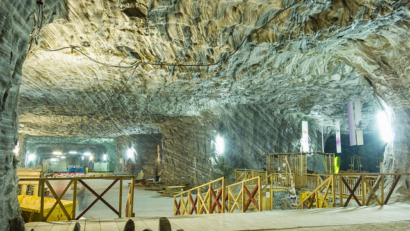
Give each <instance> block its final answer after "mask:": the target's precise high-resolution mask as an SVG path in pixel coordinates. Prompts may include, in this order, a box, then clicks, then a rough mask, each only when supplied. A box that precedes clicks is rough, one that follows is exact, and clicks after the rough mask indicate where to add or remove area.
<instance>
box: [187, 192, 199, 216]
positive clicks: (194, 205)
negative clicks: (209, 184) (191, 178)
mask: <svg viewBox="0 0 410 231" xmlns="http://www.w3.org/2000/svg"><path fill="white" fill-rule="evenodd" d="M188 200H189V201H191V206H192V208H191V211H190V212H189V214H193V213H194V212H195V214H198V210H197V208H196V204H197V202H198V197H195V200H194V199H192V194H189V196H188Z"/></svg>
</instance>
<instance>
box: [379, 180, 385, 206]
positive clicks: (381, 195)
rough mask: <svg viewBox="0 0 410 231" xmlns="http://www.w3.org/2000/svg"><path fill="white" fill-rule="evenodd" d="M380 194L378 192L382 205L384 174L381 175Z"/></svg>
mask: <svg viewBox="0 0 410 231" xmlns="http://www.w3.org/2000/svg"><path fill="white" fill-rule="evenodd" d="M381 178H382V179H381V181H382V182H381V186H380V187H381V194H380V197H381V203H382V205H384V175H381Z"/></svg>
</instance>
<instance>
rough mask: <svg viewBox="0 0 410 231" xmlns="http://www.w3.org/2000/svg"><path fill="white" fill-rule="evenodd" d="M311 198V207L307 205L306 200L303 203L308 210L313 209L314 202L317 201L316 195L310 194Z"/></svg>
mask: <svg viewBox="0 0 410 231" xmlns="http://www.w3.org/2000/svg"><path fill="white" fill-rule="evenodd" d="M309 197H310V205H308V204H306V201H307V200H304V201H303V204H304V205H305V206H306V207H307V208H308V209H311V208H312V206H313V201H314V199H315V197H316V193H312V194H310V195H309Z"/></svg>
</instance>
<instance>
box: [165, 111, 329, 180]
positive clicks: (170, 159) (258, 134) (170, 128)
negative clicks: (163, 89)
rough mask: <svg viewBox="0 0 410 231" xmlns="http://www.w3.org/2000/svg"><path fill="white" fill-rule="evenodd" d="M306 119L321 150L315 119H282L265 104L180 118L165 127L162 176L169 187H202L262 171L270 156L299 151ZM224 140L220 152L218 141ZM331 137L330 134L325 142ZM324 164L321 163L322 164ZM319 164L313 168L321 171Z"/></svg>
mask: <svg viewBox="0 0 410 231" xmlns="http://www.w3.org/2000/svg"><path fill="white" fill-rule="evenodd" d="M302 120H306V121H308V122H309V137H310V140H309V144H310V150H311V151H321V150H322V148H321V127H320V125H319V124H317V123H316V122H315V121H313V120H309V119H307V118H305V117H303V116H298V115H293V114H287V115H284V114H280V113H275V112H274V111H272V110H268V109H266V107H265V106H264V105H236V106H225V107H221V108H219V109H218V110H215V111H213V112H212V113H211V112H209V111H208V112H206V113H203V114H202V115H201V116H199V117H189V118H179V119H174V120H172V121H170V122H167V123H164V124H162V125H160V127H161V132H162V134H163V144H164V161H163V164H164V169H163V177H164V179H166V180H167V181H168V182H169V183H172V184H180V183H190V184H191V186H193V185H199V184H202V183H205V182H208V181H210V180H213V179H215V178H218V177H221V176H225V177H227V178H228V179H229V180H230V181H232V180H233V171H234V169H235V168H242V169H244V168H247V169H262V168H264V167H265V157H264V155H266V154H268V153H282V152H300V138H301V133H302V128H301V123H302ZM218 134H219V136H220V137H222V138H223V140H224V152H223V153H221V154H218V153H217V150H216V136H217V135H218ZM329 135H330V131H329V132H328V130H327V129H325V134H324V139H326V138H327V137H328V136H329ZM319 161H320V160H319ZM316 162H318V160H316V159H314V158H313V157H312V158H309V161H308V167H309V168H310V169H311V170H316V171H321V170H322V168H321V167H319V166H320V163H321V161H320V163H316Z"/></svg>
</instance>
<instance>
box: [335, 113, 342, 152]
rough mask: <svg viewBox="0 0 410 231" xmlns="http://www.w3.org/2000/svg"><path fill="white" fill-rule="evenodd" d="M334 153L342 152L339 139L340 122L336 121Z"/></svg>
mask: <svg viewBox="0 0 410 231" xmlns="http://www.w3.org/2000/svg"><path fill="white" fill-rule="evenodd" d="M335 129H336V153H342V140H341V139H340V122H339V121H336V124H335Z"/></svg>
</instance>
